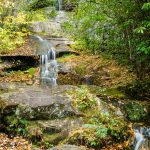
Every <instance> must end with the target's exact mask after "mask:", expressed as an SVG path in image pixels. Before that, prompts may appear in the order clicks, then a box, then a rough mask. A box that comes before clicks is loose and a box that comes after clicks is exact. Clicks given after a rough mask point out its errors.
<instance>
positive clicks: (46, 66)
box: [41, 48, 57, 86]
mask: <svg viewBox="0 0 150 150" xmlns="http://www.w3.org/2000/svg"><path fill="white" fill-rule="evenodd" d="M41 83H42V84H49V85H51V86H56V85H57V61H56V52H55V50H54V48H51V49H49V50H48V52H47V54H46V55H41Z"/></svg>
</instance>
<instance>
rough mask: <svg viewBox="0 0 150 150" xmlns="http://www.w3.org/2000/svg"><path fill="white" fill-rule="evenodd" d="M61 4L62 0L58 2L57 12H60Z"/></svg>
mask: <svg viewBox="0 0 150 150" xmlns="http://www.w3.org/2000/svg"><path fill="white" fill-rule="evenodd" d="M62 3H63V1H62V0H58V10H59V11H60V10H62Z"/></svg>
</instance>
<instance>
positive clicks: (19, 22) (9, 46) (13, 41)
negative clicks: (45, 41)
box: [0, 13, 29, 53]
mask: <svg viewBox="0 0 150 150" xmlns="http://www.w3.org/2000/svg"><path fill="white" fill-rule="evenodd" d="M0 31H1V32H0V38H1V39H2V40H1V41H0V52H1V53H2V52H3V53H4V52H6V51H7V50H13V49H15V48H16V47H17V46H19V45H21V44H23V43H24V37H25V36H27V35H28V34H29V32H28V30H27V22H26V15H25V14H23V13H20V14H18V16H17V17H14V16H8V17H5V19H4V22H3V26H2V27H0Z"/></svg>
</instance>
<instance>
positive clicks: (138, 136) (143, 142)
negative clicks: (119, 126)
mask: <svg viewBox="0 0 150 150" xmlns="http://www.w3.org/2000/svg"><path fill="white" fill-rule="evenodd" d="M134 134H135V141H134V150H143V149H144V150H149V149H150V145H149V144H150V143H149V141H148V138H149V137H150V128H144V127H139V128H137V129H135V130H134Z"/></svg>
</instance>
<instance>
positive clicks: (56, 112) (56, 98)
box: [0, 85, 80, 119]
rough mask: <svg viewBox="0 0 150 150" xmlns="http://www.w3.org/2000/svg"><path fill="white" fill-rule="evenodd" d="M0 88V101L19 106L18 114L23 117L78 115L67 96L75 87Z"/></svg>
mask: <svg viewBox="0 0 150 150" xmlns="http://www.w3.org/2000/svg"><path fill="white" fill-rule="evenodd" d="M0 87H1V89H2V88H3V93H2V94H1V95H0V99H3V100H6V101H8V102H11V103H14V104H18V105H20V106H21V107H20V112H21V114H22V115H23V116H24V117H27V118H31V119H51V118H63V117H68V116H78V115H80V113H79V112H78V111H77V110H76V109H75V108H73V106H72V104H71V103H72V101H73V100H72V99H71V97H70V96H69V95H68V94H67V91H68V90H71V89H72V90H73V89H76V88H77V87H75V86H69V85H64V86H56V87H53V88H50V87H40V86H39V87H38V86H37V87H36V86H31V87H30V86H22V87H21V86H18V87H14V86H13V85H10V87H11V88H9V87H8V85H7V86H6V85H5V86H4V85H3V86H0ZM12 88H13V89H12ZM9 89H11V90H9Z"/></svg>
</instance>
